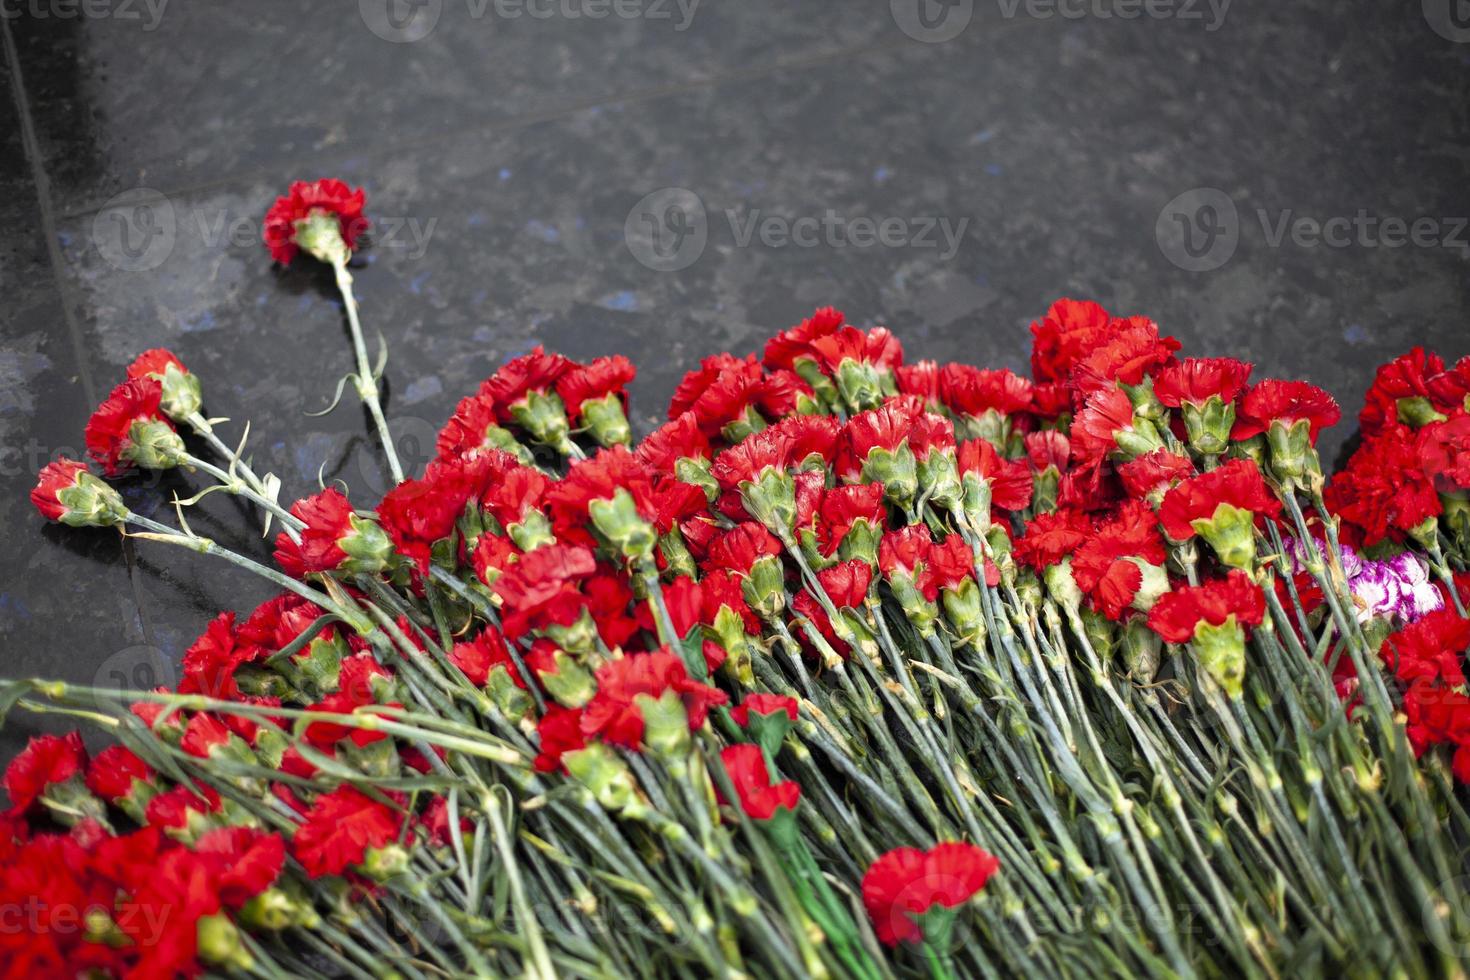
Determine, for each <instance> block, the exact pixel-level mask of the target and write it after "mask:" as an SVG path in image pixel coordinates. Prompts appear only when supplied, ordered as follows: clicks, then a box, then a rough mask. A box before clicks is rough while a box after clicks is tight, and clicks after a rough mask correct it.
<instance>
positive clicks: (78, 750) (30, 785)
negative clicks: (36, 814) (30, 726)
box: [5, 732, 87, 815]
mask: <svg viewBox="0 0 1470 980" xmlns="http://www.w3.org/2000/svg"><path fill="white" fill-rule="evenodd" d="M86 766H87V750H86V748H84V747H83V746H82V737H81V736H80V735H78V734H77V733H76V732H67V733H66V734H65V735H62V736H57V735H37V736H36V737H35V738H32V739H31V740H30V741H29V742H27V743H26V747H25V748H24V749H21V751H20V754H19V755H17V756H16V757H15V758H14V759H12V760H11V761H10V765H9V766H7V767H6V769H5V792H6V793H8V794H10V813H11V814H17V815H18V814H21V813H24V812H25V811H26V810H27V809H28V808H29V807H30V805H31V804H32V803H33V802H35V800H36V799H37V798H38V797H39V796H40V795H41V794H42V793H43V792H45V790H46V787H47V786H50V785H51V784H52V783H64V782H66V781H67V780H68V779H70V778H72V777H73V776H75V775H76V774H77V773H79V772H81V771H82V770H83V769H85V768H86Z"/></svg>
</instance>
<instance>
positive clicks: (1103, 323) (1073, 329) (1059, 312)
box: [1031, 299, 1112, 382]
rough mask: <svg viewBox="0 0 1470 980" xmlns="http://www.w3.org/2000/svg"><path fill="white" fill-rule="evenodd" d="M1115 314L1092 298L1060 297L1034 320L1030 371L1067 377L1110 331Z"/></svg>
mask: <svg viewBox="0 0 1470 980" xmlns="http://www.w3.org/2000/svg"><path fill="white" fill-rule="evenodd" d="M1111 321H1112V316H1111V315H1110V314H1109V313H1108V311H1107V310H1105V309H1103V308H1102V307H1101V306H1099V305H1098V304H1096V303H1094V302H1092V301H1090V300H1074V299H1059V300H1057V301H1056V302H1055V303H1053V304H1052V306H1051V309H1049V310H1047V311H1046V316H1044V317H1043V318H1042V319H1040V320H1037V321H1034V322H1033V323H1032V324H1031V337H1032V343H1031V375H1032V377H1034V378H1035V379H1036V380H1037V381H1039V382H1049V381H1066V380H1067V378H1068V377H1069V376H1070V375H1071V373H1072V367H1073V365H1074V364H1075V363H1076V362H1077V360H1078V359H1079V358H1080V357H1081V356H1082V355H1083V354H1085V353H1086V352H1087V351H1089V350H1091V349H1092V348H1093V347H1094V346H1096V345H1097V344H1098V343H1100V342H1101V341H1102V339H1103V338H1104V337H1105V336H1106V335H1107V329H1108V324H1109V323H1110V322H1111Z"/></svg>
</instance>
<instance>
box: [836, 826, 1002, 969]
mask: <svg viewBox="0 0 1470 980" xmlns="http://www.w3.org/2000/svg"><path fill="white" fill-rule="evenodd" d="M999 870H1000V861H999V860H998V859H997V858H995V857H994V856H993V855H991V854H989V853H987V852H986V851H984V850H982V849H981V848H978V847H976V846H975V845H973V844H966V843H963V842H960V841H948V842H945V843H942V844H937V845H935V846H934V847H932V848H930V849H929V850H928V851H921V850H918V849H917V848H913V847H900V848H897V849H895V850H892V851H889V852H888V853H887V854H884V855H883V856H882V857H880V858H878V860H876V861H874V862H873V863H872V865H871V866H870V867H869V868H868V871H867V873H866V874H864V875H863V905H864V906H865V907H866V908H867V910H868V917H869V918H871V919H872V920H873V928H874V929H875V930H876V931H877V933H878V938H879V939H881V940H882V941H883V942H884V943H886V944H888V945H889V946H896V945H898V943H900V942H913V943H917V942H920V941H921V940H922V939H923V938H924V934H923V931H922V930H921V929H920V927H919V923H918V921H917V917H918V916H921V915H923V914H924V913H925V912H928V911H929V910H930V909H931V908H934V907H935V906H940V907H943V908H955V907H957V906H959V905H963V904H964V903H965V902H967V901H969V900H970V898H972V897H973V896H974V895H976V894H977V893H979V892H980V890H981V889H983V888H984V887H985V883H986V882H987V881H989V880H990V877H991V876H992V875H994V874H995V873H996V872H997V871H999Z"/></svg>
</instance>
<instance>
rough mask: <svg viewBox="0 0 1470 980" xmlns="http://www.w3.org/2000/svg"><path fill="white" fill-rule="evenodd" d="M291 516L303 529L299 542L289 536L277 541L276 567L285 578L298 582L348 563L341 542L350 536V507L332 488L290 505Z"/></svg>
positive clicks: (278, 538)
mask: <svg viewBox="0 0 1470 980" xmlns="http://www.w3.org/2000/svg"><path fill="white" fill-rule="evenodd" d="M291 516H293V517H295V518H297V519H299V520H300V521H301V522H302V523H304V524H305V525H306V527H304V528H302V530H301V542H300V543H299V544H298V543H297V542H295V541H292V540H291V538H290V536H289V535H286V534H281V535H279V536H278V537H277V538H276V563H277V564H279V565H280V566H281V569H282V570H283V571H285V572H286V574H287V575H290V576H293V577H294V578H301V577H302V576H303V575H306V574H309V573H312V572H331V571H336V569H337V568H338V567H339V566H340V565H341V564H342V562H344V561H346V560H347V552H345V551H343V550H342V545H341V543H340V542H341V539H342V538H345V537H347V536H348V535H350V534H352V533H353V528H352V521H351V518H352V505H351V504H350V503H348V502H347V498H346V497H344V496H343V495H342V492H341V491H340V490H337V489H336V488H335V487H328V488H327V489H325V490H323V491H322V492H321V493H318V494H314V495H312V496H310V497H305V498H303V499H301V500H298V501H296V503H294V504H292V505H291Z"/></svg>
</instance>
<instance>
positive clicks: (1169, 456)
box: [0, 181, 1470, 980]
mask: <svg viewBox="0 0 1470 980" xmlns="http://www.w3.org/2000/svg"><path fill="white" fill-rule="evenodd" d="M363 206H364V200H363V196H362V194H361V192H360V191H353V190H351V189H350V188H347V187H346V186H345V185H342V184H340V183H338V182H335V181H322V182H318V183H316V184H311V185H296V186H294V187H293V188H292V190H291V193H290V194H289V195H288V196H287V197H283V198H282V199H281V200H280V201H278V202H277V204H276V206H275V207H274V208H272V211H271V214H270V216H269V218H268V220H267V223H266V228H267V236H266V237H267V243H268V244H269V246H270V249H271V253H272V255H273V256H274V257H275V258H276V259H278V260H279V261H282V262H289V261H292V260H293V259H296V258H297V256H298V253H305V255H306V256H308V257H310V258H313V259H316V260H319V261H321V262H323V263H326V264H328V265H330V266H331V267H332V269H333V272H334V274H335V282H336V285H337V287H338V288H339V289H340V290H341V291H342V294H343V299H344V304H345V309H346V312H347V319H348V327H349V332H350V335H351V337H352V340H353V349H354V353H355V356H356V363H357V369H356V371H355V373H354V374H353V375H351V376H350V378H349V379H350V380H351V381H352V382H353V385H352V390H354V391H355V392H356V393H357V394H358V396H359V397H360V398H361V399H362V400H363V402H364V403H365V404H366V406H367V407H368V409H369V412H370V414H371V416H372V418H373V419H374V422H375V424H376V425H377V426H378V427H379V431H380V434H381V435H386V422H385V414H384V410H383V406H382V405H381V403H380V401H379V397H378V384H377V382H378V379H377V377H376V375H375V373H374V372H373V370H372V369H371V367H370V365H369V363H368V360H367V354H366V348H365V345H364V344H363V340H362V331H361V327H360V324H359V321H358V310H357V305H356V302H355V300H354V297H353V294H352V276H351V271H350V268H349V263H350V260H351V258H352V255H353V251H354V248H355V247H356V245H357V244H358V235H359V234H360V233H361V231H362V230H363V227H364V223H365V219H364V218H363ZM1031 329H1032V334H1033V349H1032V361H1031V367H1032V370H1031V377H1030V378H1026V377H1022V376H1019V375H1017V374H1015V373H1013V372H1010V371H1007V370H994V369H985V368H979V367H972V366H969V365H964V364H945V365H939V364H935V363H933V362H927V361H919V362H914V363H908V362H905V360H904V357H903V350H902V347H901V345H900V343H899V340H898V339H897V338H896V337H895V336H893V334H892V333H890V332H889V331H888V330H886V329H884V328H882V327H873V328H870V329H862V328H859V327H857V326H854V325H852V324H850V323H848V322H847V319H846V318H845V317H844V315H843V314H842V313H840V312H838V311H837V310H835V309H822V310H818V311H816V312H815V313H814V314H813V315H812V316H811V317H810V318H809V319H807V320H804V321H803V322H801V323H800V324H798V325H796V326H793V327H791V328H790V329H788V330H785V331H782V332H781V333H779V334H777V335H776V336H775V337H773V338H772V339H771V340H770V341H769V342H768V343H767V344H766V345H765V347H764V350H763V351H762V353H761V355H760V356H755V355H751V356H746V357H743V358H742V357H737V356H735V355H732V354H718V355H715V356H712V357H709V358H706V359H705V360H704V361H703V362H702V363H701V364H700V365H699V367H698V368H697V369H695V370H693V371H690V372H689V373H688V374H687V375H686V376H685V378H684V380H683V382H682V383H681V384H680V385H679V387H678V390H677V391H676V393H675V395H674V397H673V400H672V404H671V405H670V407H669V412H668V422H667V424H665V425H663V426H661V427H660V428H658V429H657V430H656V431H654V432H652V433H650V434H648V435H647V436H646V437H645V438H643V439H642V440H640V441H637V442H635V441H634V438H633V434H632V432H631V429H630V426H629V423H628V416H627V393H626V389H627V386H628V384H629V382H630V381H631V380H632V379H633V376H634V368H633V365H632V364H630V363H629V362H628V361H627V360H626V359H625V358H622V357H617V356H614V357H605V358H599V359H597V360H594V361H592V362H590V363H586V364H583V363H578V362H575V361H572V360H570V359H568V358H566V357H564V356H561V355H559V354H555V353H548V352H546V351H543V350H542V349H540V348H537V349H536V350H534V351H532V352H531V353H529V354H526V355H524V356H522V357H518V358H516V359H514V360H512V361H510V362H509V363H507V364H505V365H503V366H502V367H500V368H499V369H498V370H497V371H495V373H494V374H492V375H491V376H490V377H489V378H488V379H487V380H486V381H485V382H484V383H483V384H482V385H481V386H480V388H479V389H478V391H476V392H475V393H473V394H471V395H470V396H469V397H467V398H465V399H464V400H463V401H462V402H460V404H459V406H458V407H457V409H456V410H455V412H454V415H453V417H452V418H450V419H449V420H448V422H447V423H446V424H445V426H444V428H443V429H442V430H441V432H440V433H439V438H438V444H437V456H436V458H435V459H434V460H433V461H432V462H430V463H429V464H428V466H427V467H426V469H425V471H424V472H423V474H422V475H419V476H414V477H411V478H404V476H403V474H401V473H400V472H399V464H398V461H397V459H396V457H395V456H394V454H393V450H392V444H391V443H390V442H387V441H386V440H385V441H384V445H383V450H384V461H385V464H386V465H387V466H388V468H389V469H390V471H392V472H393V473H394V475H395V477H397V478H398V482H397V485H396V486H395V487H394V488H393V489H392V490H391V491H389V492H388V493H387V494H386V495H385V496H384V497H383V498H382V499H381V500H380V501H369V500H362V499H354V498H353V497H352V493H353V491H352V488H348V487H339V486H331V487H324V488H321V489H320V490H319V491H318V492H316V493H314V494H312V495H310V496H308V497H305V498H303V499H300V500H298V501H296V502H295V503H293V504H291V505H290V506H289V507H287V506H283V505H282V504H281V503H280V502H279V500H278V493H279V489H280V482H279V481H278V480H276V479H275V477H273V476H272V475H270V474H257V473H256V472H255V471H254V470H253V469H252V468H251V466H250V464H249V460H248V458H247V457H246V456H244V455H243V450H236V449H233V448H231V446H230V445H229V444H228V443H227V442H225V441H224V440H223V439H221V438H220V437H219V435H218V434H217V433H216V432H215V425H216V424H218V423H217V422H211V421H210V420H209V419H208V418H207V417H206V416H205V415H204V414H203V397H204V395H203V385H202V383H201V381H200V379H199V378H198V377H196V376H195V375H193V374H192V373H191V372H190V371H189V370H188V368H187V367H186V366H185V365H184V364H183V363H182V362H181V361H180V360H179V359H178V358H177V357H175V356H174V355H173V354H171V353H169V352H168V351H162V350H156V351H149V352H147V353H145V354H143V355H141V356H140V357H139V358H138V359H137V361H135V362H134V363H133V364H132V365H131V366H130V367H129V369H128V372H127V377H126V379H125V380H123V382H122V383H121V384H120V385H119V386H118V387H117V389H115V390H114V391H113V393H112V394H111V395H110V396H109V398H108V399H107V401H106V402H105V403H104V404H103V405H102V406H101V407H99V408H98V410H97V412H96V413H95V414H94V415H93V417H92V419H91V421H90V422H89V423H88V424H87V429H86V445H87V447H88V450H89V453H90V454H91V456H92V459H93V462H94V463H95V465H96V467H97V469H98V470H99V471H100V475H99V474H98V473H94V472H93V471H92V469H90V468H89V466H88V465H87V464H84V463H81V462H78V461H73V460H66V459H63V460H58V461H56V462H53V463H51V464H50V465H48V466H47V467H46V468H45V469H44V470H43V471H42V473H41V475H40V481H39V483H38V485H37V487H36V489H35V491H34V493H33V495H32V499H33V501H34V503H35V505H36V507H37V508H38V509H39V510H40V512H41V513H42V514H43V515H45V516H46V517H47V518H49V519H50V520H53V521H58V522H61V523H64V524H69V525H73V526H78V527H103V528H115V529H118V530H120V531H122V532H123V533H125V534H128V535H130V536H133V537H135V538H139V539H143V540H145V541H147V542H150V543H154V544H159V545H173V546H177V547H183V548H187V549H190V550H193V551H196V552H201V553H206V554H210V555H214V556H217V557H220V558H222V559H224V560H225V561H227V562H229V563H231V564H233V565H234V566H236V568H237V569H238V570H240V571H243V572H250V573H253V574H256V575H260V576H263V577H265V578H267V579H269V580H271V581H272V582H274V583H276V585H278V586H279V587H280V589H281V593H280V595H279V596H278V597H276V598H274V599H272V600H271V601H269V602H267V603H265V604H264V605H262V606H260V607H259V608H257V609H256V610H254V611H253V612H251V613H249V614H248V615H245V616H243V617H237V616H236V615H235V614H234V613H230V612H226V613H222V614H221V615H220V616H219V617H217V618H216V619H215V620H213V621H212V622H210V623H209V624H208V625H207V627H206V628H205V630H204V632H203V633H202V635H201V636H200V637H199V639H198V640H197V641H196V642H195V643H194V644H193V645H192V646H190V648H189V649H188V651H187V652H186V653H185V655H184V658H183V662H182V665H181V676H182V678H183V679H182V680H181V682H180V683H179V684H178V685H177V688H176V689H174V690H166V689H159V690H157V691H154V692H149V693H146V694H143V695H138V694H137V693H136V692H132V693H129V692H117V691H107V690H102V689H94V688H82V687H78V686H75V685H70V684H65V683H60V682H54V681H44V680H18V681H9V682H4V683H3V684H0V709H3V710H5V711H9V710H22V709H25V710H35V711H41V712H46V713H51V714H57V713H60V714H68V713H70V714H73V715H75V716H76V717H77V718H79V719H82V720H85V721H86V722H88V723H89V724H93V725H96V726H99V727H100V728H101V729H103V730H104V731H105V733H106V734H107V735H108V736H109V738H110V739H111V741H112V743H113V744H111V745H109V747H107V748H106V749H104V750H102V751H101V752H99V753H98V754H97V755H96V756H95V757H91V758H89V757H88V754H87V752H86V750H85V749H84V747H83V745H82V743H81V741H80V739H79V738H78V737H77V736H76V735H75V734H72V735H67V736H65V737H56V736H42V737H39V738H37V739H34V740H33V741H32V742H31V744H30V745H29V747H28V748H27V749H26V750H25V751H24V752H23V753H21V755H19V756H18V757H17V758H16V759H15V760H14V761H13V762H12V763H11V764H10V767H9V768H8V770H7V771H6V774H5V786H6V789H7V791H8V794H9V797H10V801H11V809H10V810H9V811H8V813H6V814H5V816H4V818H3V821H4V823H3V828H0V849H3V850H4V854H5V860H4V861H3V866H0V908H3V909H15V908H20V909H24V910H27V911H26V915H27V918H26V919H25V921H24V924H23V925H22V927H21V928H19V929H7V930H0V947H3V948H4V950H5V954H6V955H5V956H4V957H3V959H0V964H3V965H0V972H4V973H5V974H6V975H15V976H35V975H61V974H75V973H81V972H90V973H92V974H102V975H115V976H160V977H163V976H174V975H177V974H194V973H200V972H217V973H226V972H238V973H251V974H254V975H258V976H287V975H289V976H314V975H348V976H353V977H367V976H378V975H394V976H404V977H413V978H428V977H432V976H443V975H503V974H525V975H528V976H532V977H538V978H546V977H552V976H559V975H567V976H579V977H580V976H588V977H623V976H655V975H656V976H664V975H667V976H687V975H706V974H707V975H715V976H729V977H739V976H758V977H806V976H816V977H828V976H838V977H856V978H862V980H867V978H873V980H878V978H887V977H894V976H900V975H931V976H934V977H938V978H948V977H952V976H976V977H1002V976H1015V975H1025V976H1040V977H1059V976H1086V977H1093V976H1098V975H1110V976H1111V975H1116V976H1134V975H1139V974H1147V975H1177V976H1215V975H1220V974H1226V975H1239V976H1247V977H1277V976H1282V975H1285V974H1288V973H1290V974H1291V975H1329V974H1331V975H1337V974H1340V973H1342V972H1345V971H1346V972H1352V973H1364V974H1375V975H1377V974H1386V973H1394V974H1397V975H1405V976H1411V977H1420V976H1438V975H1459V974H1460V973H1461V967H1460V958H1461V956H1462V952H1463V949H1464V948H1465V947H1464V943H1465V942H1466V940H1467V939H1470V904H1467V903H1466V898H1467V881H1470V879H1466V878H1465V877H1464V876H1463V874H1462V872H1463V863H1462V858H1461V855H1462V854H1463V852H1464V848H1465V845H1466V843H1467V841H1470V816H1467V813H1466V810H1465V807H1464V804H1463V797H1462V792H1463V791H1462V790H1461V789H1460V786H1459V784H1461V783H1464V782H1467V781H1470V696H1467V693H1466V690H1467V689H1466V681H1465V674H1464V671H1463V657H1464V654H1465V651H1466V647H1467V645H1470V618H1467V617H1466V614H1465V605H1466V602H1467V601H1470V576H1467V574H1466V572H1465V567H1466V562H1467V559H1470V359H1467V360H1466V361H1461V362H1460V364H1459V365H1457V366H1456V367H1454V368H1449V367H1447V366H1446V365H1445V364H1443V363H1442V362H1441V361H1440V360H1438V359H1437V358H1435V357H1433V356H1432V355H1429V354H1426V353H1425V352H1423V351H1418V350H1416V351H1414V352H1413V353H1411V354H1409V355H1406V356H1405V357H1403V358H1400V359H1398V360H1396V361H1394V362H1393V363H1391V364H1389V365H1386V366H1385V367H1384V368H1382V369H1381V370H1380V371H1379V374H1378V377H1377V379H1376V381H1375V383H1374V385H1373V388H1372V390H1371V391H1370V393H1369V396H1368V400H1367V404H1366V406H1365V408H1364V410H1363V412H1362V415H1361V417H1360V420H1359V421H1360V425H1361V426H1362V430H1363V442H1362V445H1361V448H1359V449H1358V451H1357V452H1356V453H1355V454H1354V455H1353V457H1352V459H1351V460H1350V461H1349V462H1348V464H1347V466H1346V468H1345V469H1344V470H1343V471H1342V472H1340V473H1337V474H1335V475H1333V476H1332V477H1331V478H1330V479H1328V478H1327V477H1326V476H1325V475H1324V473H1323V471H1322V467H1321V462H1320V460H1319V458H1318V455H1317V452H1316V449H1315V445H1316V441H1317V438H1318V436H1319V435H1320V433H1321V431H1322V429H1323V428H1325V427H1327V426H1330V425H1333V424H1334V423H1336V422H1338V420H1339V415H1340V412H1339V409H1338V406H1337V405H1336V404H1335V403H1334V402H1333V400H1332V399H1331V398H1330V397H1329V396H1328V395H1327V394H1326V393H1325V392H1323V391H1321V390H1319V389H1317V388H1315V387H1313V386H1311V385H1308V384H1305V383H1303V382H1299V381H1282V380H1275V379H1260V380H1255V381H1252V379H1251V377H1250V375H1251V366H1250V365H1249V364H1246V363H1243V362H1241V361H1237V360H1232V359H1227V358H1208V357H1205V358H1200V357H1191V356H1180V355H1181V351H1180V345H1179V343H1178V342H1177V341H1176V340H1174V339H1173V338H1171V337H1168V336H1167V335H1164V334H1162V333H1161V332H1160V329H1159V327H1158V326H1157V325H1156V324H1155V323H1154V322H1153V321H1151V320H1149V319H1147V318H1145V317H1141V316H1129V317H1119V316H1115V315H1113V314H1110V313H1109V312H1107V311H1106V310H1104V309H1103V308H1102V307H1100V306H1098V305H1097V304H1095V303H1089V302H1077V301H1071V300H1062V301H1059V302H1057V303H1056V304H1055V305H1053V306H1052V308H1051V309H1050V310H1048V311H1047V313H1046V315H1045V316H1044V317H1042V318H1041V319H1040V320H1038V321H1037V322H1036V323H1034V324H1033V325H1032V328H1031ZM206 457H209V458H206ZM166 468H178V469H182V470H184V471H185V472H188V473H192V474H198V475H199V476H201V477H202V478H203V479H205V480H206V481H207V486H206V487H204V488H203V489H202V491H201V492H227V493H231V494H235V495H238V496H240V497H242V498H244V499H245V500H247V501H249V502H250V503H251V504H252V505H253V506H255V507H256V508H258V509H259V511H260V512H261V515H262V517H264V518H265V520H266V521H267V522H268V526H269V522H271V521H274V522H276V523H277V524H278V525H279V528H280V530H279V532H278V536H277V537H276V539H275V552H274V566H273V567H271V566H267V565H264V564H261V563H257V562H256V561H254V560H252V559H250V558H248V557H245V556H242V555H238V554H234V553H232V552H230V551H229V550H227V549H225V548H224V547H222V546H221V545H219V544H218V543H216V542H214V541H212V540H210V539H208V538H205V537H202V536H200V535H199V534H197V533H195V532H194V531H193V530H192V529H191V528H190V527H189V525H188V523H187V521H186V520H184V518H183V514H184V509H185V507H186V506H187V504H188V502H186V501H178V502H176V503H177V505H178V511H179V518H180V519H179V522H178V524H177V526H173V525H169V524H165V523H162V522H159V521H155V520H153V519H151V518H148V517H145V516H142V515H140V514H137V513H134V512H132V511H131V510H129V508H128V507H127V506H126V505H125V503H124V501H123V498H122V497H121V496H120V495H119V494H118V493H117V491H116V490H114V489H113V487H112V486H111V485H110V484H109V483H108V482H106V481H107V480H110V479H114V478H119V477H126V475H127V474H128V473H129V472H131V471H133V470H136V469H148V470H158V469H166ZM194 499H197V498H194Z"/></svg>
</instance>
